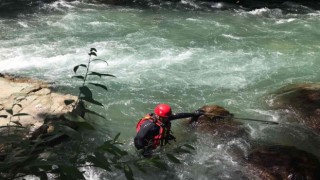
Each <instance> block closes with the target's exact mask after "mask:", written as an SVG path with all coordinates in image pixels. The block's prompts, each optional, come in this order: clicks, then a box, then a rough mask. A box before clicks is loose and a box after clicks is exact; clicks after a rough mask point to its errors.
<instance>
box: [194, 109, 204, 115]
mask: <svg viewBox="0 0 320 180" xmlns="http://www.w3.org/2000/svg"><path fill="white" fill-rule="evenodd" d="M204 114H205V112H204V111H203V110H201V109H198V110H196V111H195V112H194V115H195V116H196V117H199V116H201V115H204Z"/></svg>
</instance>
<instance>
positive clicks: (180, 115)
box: [169, 110, 204, 121]
mask: <svg viewBox="0 0 320 180" xmlns="http://www.w3.org/2000/svg"><path fill="white" fill-rule="evenodd" d="M203 114H204V112H203V111H199V110H197V111H195V112H194V113H177V114H173V115H171V116H170V117H169V120H170V121H172V120H175V119H182V118H189V117H199V116H201V115H203Z"/></svg>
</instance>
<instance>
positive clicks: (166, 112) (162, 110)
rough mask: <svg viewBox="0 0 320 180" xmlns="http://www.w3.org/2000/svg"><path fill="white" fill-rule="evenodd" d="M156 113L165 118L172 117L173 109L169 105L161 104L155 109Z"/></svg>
mask: <svg viewBox="0 0 320 180" xmlns="http://www.w3.org/2000/svg"><path fill="white" fill-rule="evenodd" d="M154 113H156V115H158V116H160V117H164V118H166V117H169V116H170V115H172V111H171V107H170V106H169V105H168V104H159V105H158V106H157V107H156V108H154Z"/></svg>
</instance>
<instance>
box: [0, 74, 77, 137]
mask: <svg viewBox="0 0 320 180" xmlns="http://www.w3.org/2000/svg"><path fill="white" fill-rule="evenodd" d="M0 75H1V74H0ZM76 98H77V97H75V96H72V95H68V94H67V95H64V94H59V93H56V92H53V91H52V89H51V88H50V85H49V84H47V83H45V82H42V81H38V80H32V79H28V78H19V77H13V76H9V75H1V76H0V115H1V117H0V126H17V125H19V126H22V127H26V128H27V129H28V131H31V132H32V131H34V130H36V129H38V128H39V127H40V126H42V125H43V124H44V120H45V119H46V118H47V116H49V115H50V116H52V115H57V116H59V115H61V114H64V113H67V112H70V111H71V110H72V105H74V103H72V104H69V105H66V104H65V103H64V101H65V100H67V99H73V100H76ZM10 109H11V110H12V112H11V114H10ZM19 113H27V114H29V115H23V116H15V115H17V114H19ZM12 114H13V115H12ZM5 116H7V117H5ZM2 129H5V128H2Z"/></svg>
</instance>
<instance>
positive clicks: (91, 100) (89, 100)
mask: <svg viewBox="0 0 320 180" xmlns="http://www.w3.org/2000/svg"><path fill="white" fill-rule="evenodd" d="M80 98H81V99H82V100H85V101H87V102H90V103H92V104H95V105H99V106H103V104H101V103H100V102H98V101H96V100H94V99H90V98H87V97H80Z"/></svg>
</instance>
